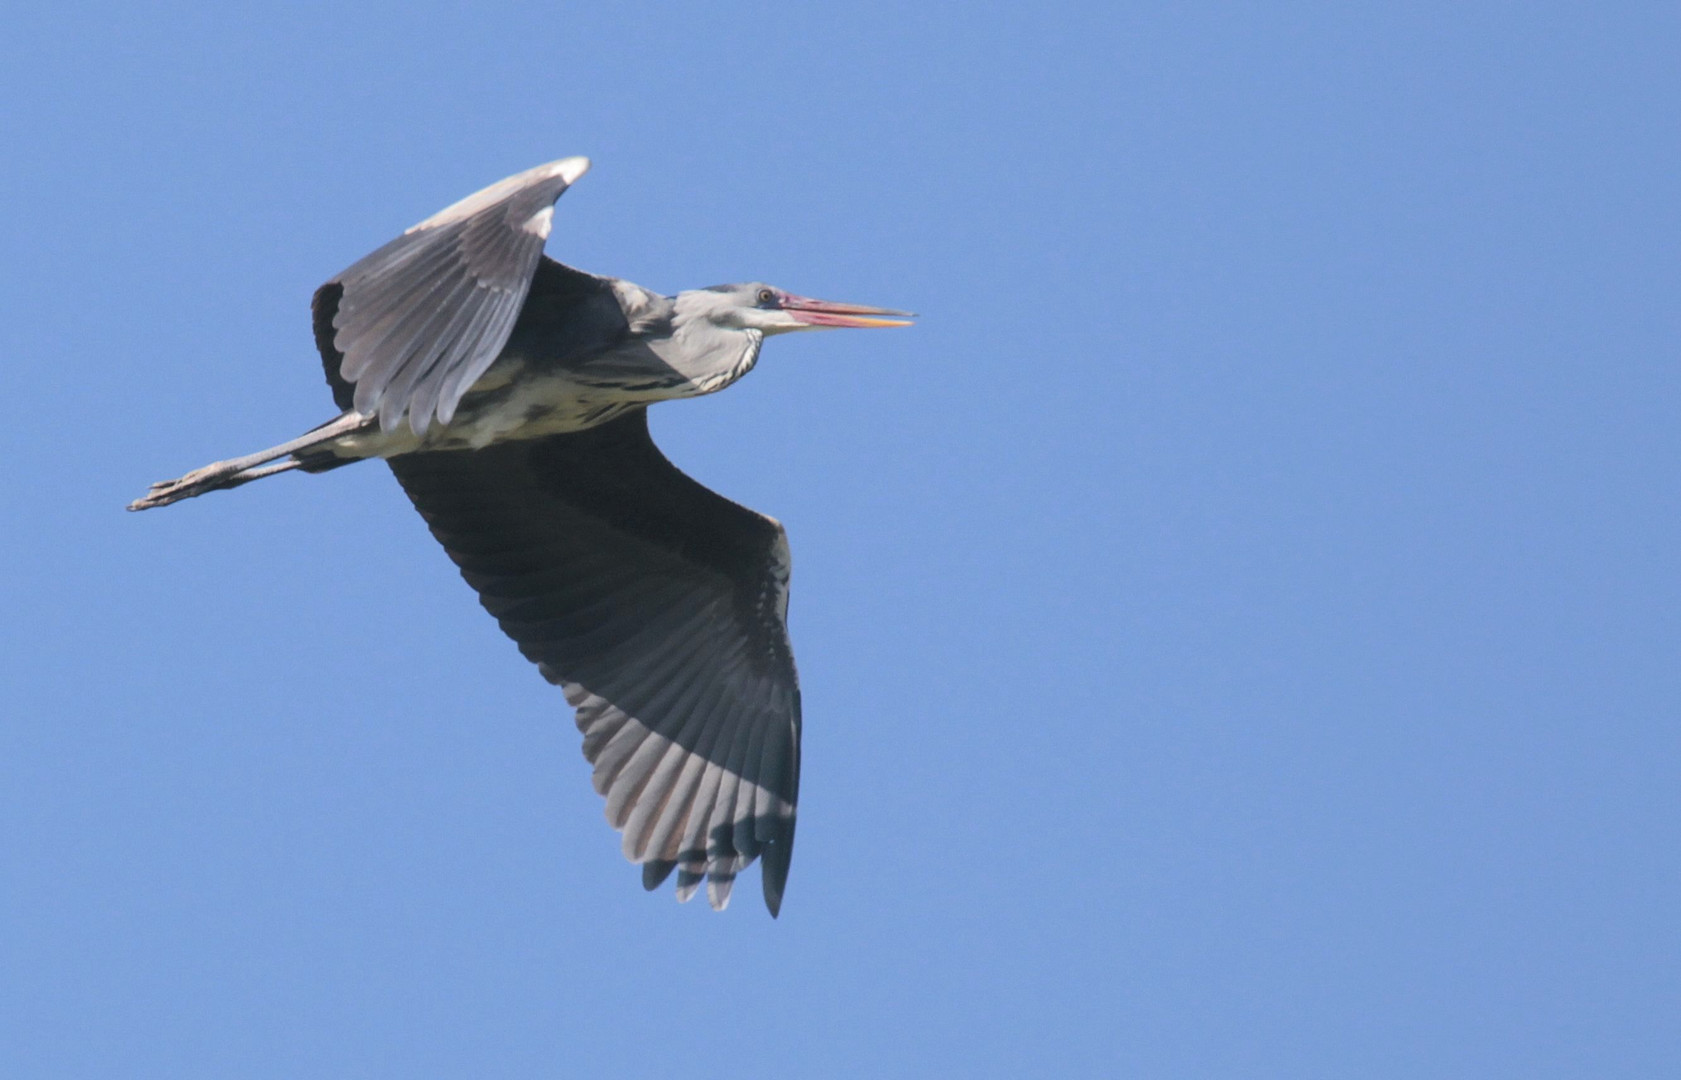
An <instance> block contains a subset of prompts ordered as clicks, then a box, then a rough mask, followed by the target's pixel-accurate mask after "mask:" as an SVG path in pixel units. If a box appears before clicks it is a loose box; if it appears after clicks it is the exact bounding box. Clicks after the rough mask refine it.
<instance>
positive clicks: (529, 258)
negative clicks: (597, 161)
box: [316, 157, 589, 435]
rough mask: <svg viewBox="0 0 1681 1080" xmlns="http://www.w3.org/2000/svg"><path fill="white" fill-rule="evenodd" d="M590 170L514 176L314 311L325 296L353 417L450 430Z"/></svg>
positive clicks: (378, 259) (348, 282)
mask: <svg viewBox="0 0 1681 1080" xmlns="http://www.w3.org/2000/svg"><path fill="white" fill-rule="evenodd" d="M588 169H589V161H588V159H586V158H581V157H570V158H562V159H561V160H559V161H553V162H550V163H549V164H547V165H539V166H538V167H537V168H535V169H529V170H527V171H525V172H522V173H519V174H518V175H516V176H510V177H509V178H508V179H506V180H503V181H501V182H500V183H496V184H492V185H491V186H490V187H487V188H485V189H484V190H483V191H480V192H478V193H477V194H474V195H469V196H467V198H465V199H462V200H461V201H460V202H458V203H456V204H455V205H454V206H451V207H449V208H448V209H445V210H440V211H439V212H438V213H436V214H434V215H432V216H431V217H429V218H427V219H426V220H425V221H422V222H421V223H420V224H418V225H416V226H414V227H413V228H412V229H410V230H408V231H407V232H405V233H404V234H403V235H402V236H399V237H398V238H397V239H395V240H393V241H391V242H390V243H389V244H386V245H385V246H384V247H382V248H380V249H379V250H378V251H375V252H374V253H373V254H371V255H368V256H366V257H365V258H363V259H361V260H359V261H358V262H356V263H355V264H354V265H352V266H351V267H350V268H349V269H347V270H345V271H344V272H343V273H341V274H339V275H338V276H337V277H335V278H333V279H332V280H331V281H329V282H327V284H325V285H323V286H322V287H321V289H320V290H319V291H318V292H317V293H316V305H317V310H320V309H321V307H322V305H323V298H324V296H325V294H327V293H328V292H329V291H333V292H335V293H336V294H337V295H336V297H335V299H336V310H335V312H334V315H333V317H332V331H333V333H332V337H331V341H330V344H331V346H332V348H333V350H334V351H336V352H338V353H340V354H342V356H343V359H342V360H341V361H340V362H339V368H338V372H337V377H338V382H339V383H342V384H345V385H347V386H353V387H354V391H353V393H352V394H351V405H352V406H353V407H354V408H355V409H356V411H357V412H360V413H362V414H363V415H365V416H373V415H375V414H376V413H377V414H378V415H379V423H380V427H382V428H384V429H385V430H387V431H389V430H391V429H392V428H395V427H396V426H397V425H398V424H399V423H401V422H402V419H403V417H404V416H405V415H406V416H407V417H408V422H409V427H410V428H412V429H413V430H414V432H415V434H417V435H418V434H422V433H424V432H425V431H426V428H427V427H428V426H429V425H430V424H431V422H432V418H433V416H436V417H437V419H438V422H439V423H440V424H447V423H449V421H450V418H451V417H453V416H454V415H455V407H456V405H457V404H458V403H459V402H460V401H461V396H462V395H463V394H465V393H466V392H467V389H468V387H470V386H472V385H473V383H474V381H475V380H477V379H478V377H479V376H480V375H483V374H484V372H485V369H486V368H488V367H490V365H491V363H492V362H493V361H494V360H495V359H496V357H497V354H499V353H500V352H501V351H502V346H503V345H505V344H506V343H507V340H508V334H509V332H510V331H511V330H512V329H513V326H514V321H515V319H517V318H518V316H519V311H520V306H521V305H522V304H523V303H524V302H525V294H526V292H527V290H528V289H529V288H530V287H531V275H532V273H533V272H534V271H535V270H536V268H537V260H538V258H539V256H541V254H542V251H543V244H544V242H545V241H546V240H548V238H549V225H550V222H551V220H552V219H553V217H554V202H555V200H556V199H558V198H560V195H561V193H562V192H564V191H565V190H566V189H567V188H568V187H570V186H571V185H572V184H573V183H575V182H576V181H577V179H578V178H579V177H580V176H582V175H584V173H585V172H586V171H587V170H588ZM321 336H323V337H324V336H325V335H321ZM325 352H326V349H325V348H324V349H323V353H324V354H325ZM329 378H330V379H331V378H332V373H329ZM334 389H335V391H337V390H338V385H337V384H335V387H334ZM336 396H341V395H336Z"/></svg>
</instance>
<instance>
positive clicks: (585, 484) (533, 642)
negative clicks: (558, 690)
mask: <svg viewBox="0 0 1681 1080" xmlns="http://www.w3.org/2000/svg"><path fill="white" fill-rule="evenodd" d="M390 465H391V469H392V471H393V472H395V473H396V474H397V479H398V480H399V481H400V482H401V483H402V485H403V489H404V490H405V491H407V492H408V494H409V498H410V499H412V500H413V501H414V504H415V507H416V508H417V509H418V510H419V511H420V513H421V515H422V516H423V517H424V518H425V519H426V522H427V524H428V525H429V526H431V529H432V534H433V535H434V536H436V537H437V538H438V540H439V541H440V542H441V543H442V544H443V545H444V548H445V549H446V550H447V551H448V552H449V555H450V558H452V559H454V560H455V562H456V564H457V565H459V566H460V568H461V574H462V576H463V577H465V578H466V579H467V583H468V584H470V585H472V586H473V588H474V589H476V590H478V593H479V598H480V600H481V602H483V604H484V606H485V609H486V610H488V611H489V612H490V613H491V614H492V615H494V616H496V618H497V620H498V621H499V622H500V623H501V625H502V629H503V631H504V632H506V633H507V635H508V636H509V637H511V638H513V639H514V641H516V642H517V643H518V644H519V647H520V651H521V652H523V653H524V654H525V655H526V657H527V658H529V659H530V660H532V661H534V662H536V664H537V665H538V667H539V669H540V670H541V671H542V673H543V675H544V676H545V677H547V678H548V679H549V681H550V682H553V683H557V684H559V685H560V686H562V687H563V688H564V689H565V692H566V697H567V700H568V701H569V702H570V703H571V704H572V705H573V706H574V707H575V708H576V709H577V722H578V728H579V730H580V731H581V732H582V733H583V736H584V754H585V756H586V757H587V758H588V759H589V760H590V762H591V763H592V764H593V765H594V766H595V773H594V780H595V789H596V791H597V792H599V793H600V794H602V795H604V796H606V798H607V818H608V820H609V821H610V822H612V824H613V827H614V828H616V829H620V830H622V831H623V833H624V852H625V855H626V857H628V858H629V859H630V860H631V861H633V862H638V863H641V864H642V866H643V874H642V880H643V884H644V886H646V887H647V888H649V889H653V888H655V887H657V886H658V885H659V883H660V882H661V881H663V880H664V879H665V878H666V876H667V875H669V874H670V873H671V871H672V870H673V869H675V870H676V871H677V873H678V877H677V895H678V898H679V899H681V900H687V899H688V898H689V897H690V896H692V895H693V893H694V891H695V889H696V888H697V887H698V885H699V884H700V882H701V881H702V880H705V881H706V882H707V898H708V899H709V900H710V901H711V904H712V906H713V907H714V908H722V907H723V906H724V905H725V904H726V903H727V902H728V900H729V895H730V887H731V884H732V883H733V881H734V879H735V876H736V874H737V873H739V872H740V871H741V870H742V869H743V868H745V867H746V866H747V865H748V864H750V863H751V862H752V861H753V860H754V859H755V858H762V859H763V864H762V871H761V874H762V877H763V881H764V894H765V904H766V906H767V907H769V908H770V911H771V914H773V915H774V914H776V913H777V911H778V910H779V909H780V907H781V904H782V892H783V887H784V884H785V883H786V881H787V877H788V863H789V857H790V855H791V853H792V849H793V843H794V820H795V817H794V812H795V803H796V801H797V798H798V794H799V772H800V691H799V680H798V678H797V676H796V674H795V671H794V660H793V654H792V652H791V650H790V648H789V644H788V633H787V605H788V571H789V559H788V543H787V538H786V536H785V534H784V533H783V530H782V526H781V525H779V524H778V523H777V522H775V521H774V520H772V519H770V518H767V517H764V516H763V515H761V514H756V513H754V512H753V511H751V510H748V509H747V508H745V507H743V506H739V505H737V504H735V503H733V502H730V501H729V500H728V499H725V498H723V497H721V496H719V495H717V494H714V493H713V492H711V491H709V490H707V489H706V488H705V487H702V486H701V485H700V484H698V483H696V482H695V481H693V480H691V479H689V478H688V477H687V476H685V475H683V473H681V472H680V471H678V469H677V468H676V467H675V466H674V465H672V464H671V463H670V462H669V461H667V460H666V459H665V457H664V456H663V455H662V454H661V453H660V452H659V449H658V448H657V447H655V446H654V443H653V440H652V439H651V438H650V437H649V435H648V421H647V413H646V410H643V409H638V410H636V411H635V412H633V413H630V414H628V415H626V416H624V417H622V418H620V419H618V420H615V421H612V422H610V423H607V424H603V425H601V426H600V427H596V428H592V429H590V430H588V431H583V432H579V433H576V434H567V435H554V436H550V437H548V438H544V439H534V440H526V441H513V442H507V443H501V444H497V445H493V446H490V447H487V448H485V449H483V450H466V451H451V452H433V453H416V454H407V455H403V456H400V457H395V458H392V459H391V461H390Z"/></svg>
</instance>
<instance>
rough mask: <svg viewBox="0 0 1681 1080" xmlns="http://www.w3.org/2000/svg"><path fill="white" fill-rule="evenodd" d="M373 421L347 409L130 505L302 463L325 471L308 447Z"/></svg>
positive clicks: (157, 502) (157, 488) (186, 495)
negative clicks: (342, 413)
mask: <svg viewBox="0 0 1681 1080" xmlns="http://www.w3.org/2000/svg"><path fill="white" fill-rule="evenodd" d="M373 423H374V421H373V420H372V419H371V418H369V417H366V416H362V415H361V414H359V413H357V412H354V411H352V412H347V413H345V414H344V415H343V416H340V417H339V418H337V419H336V420H329V421H327V422H326V423H325V424H322V425H321V426H320V427H318V428H315V429H313V430H311V431H307V432H305V433H304V434H303V435H300V436H299V437H298V438H296V439H293V440H291V441H290V442H283V443H281V444H280V445H279V446H271V447H269V448H268V449H267V450H259V451H257V452H256V453H255V454H246V455H245V456H244V457H237V458H229V459H228V460H227V461H217V462H213V463H211V464H209V465H206V466H205V467H204V468H202V469H194V470H193V471H192V472H190V473H188V474H187V475H185V476H181V477H177V478H176V479H174V480H163V481H160V482H158V483H156V484H153V485H152V488H151V490H150V491H148V492H146V494H145V495H142V496H141V497H140V498H138V499H136V500H134V501H133V502H131V503H129V504H128V508H129V509H130V510H150V509H151V508H152V507H154V506H168V505H169V504H170V503H172V502H180V501H181V500H182V499H191V498H193V497H194V496H197V495H203V494H204V493H205V492H207V491H222V490H224V489H226V488H236V487H239V486H240V485H241V484H249V483H250V482H251V481H253V480H261V479H262V478H263V477H265V476H273V475H274V474H275V473H281V472H286V471H287V470H288V469H296V468H298V467H300V466H302V467H304V468H308V469H310V470H311V471H321V469H322V468H323V466H322V465H321V464H319V463H318V461H319V459H317V461H311V460H310V455H309V453H308V451H310V450H311V449H314V448H316V447H319V446H321V445H322V444H323V443H329V442H332V441H333V440H334V439H336V438H338V437H339V436H340V435H345V434H348V433H349V432H352V431H356V430H358V429H360V428H363V427H368V426H370V425H372V424H373ZM326 467H328V468H330V467H331V466H326Z"/></svg>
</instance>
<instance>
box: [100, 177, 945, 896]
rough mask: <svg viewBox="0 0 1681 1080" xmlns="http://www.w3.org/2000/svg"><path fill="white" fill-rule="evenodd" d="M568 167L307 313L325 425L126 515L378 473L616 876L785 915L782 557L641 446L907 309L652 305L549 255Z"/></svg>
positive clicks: (339, 284) (503, 186)
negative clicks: (747, 382)
mask: <svg viewBox="0 0 1681 1080" xmlns="http://www.w3.org/2000/svg"><path fill="white" fill-rule="evenodd" d="M589 166H590V163H589V161H588V160H587V159H585V158H581V157H569V158H563V159H561V160H559V161H555V162H551V163H549V164H547V165H540V166H538V167H537V168H535V169H530V170H527V171H526V172H522V173H519V174H518V175H515V176H511V177H509V178H508V179H506V180H503V181H501V182H500V183H496V184H492V185H491V186H490V187H487V188H485V189H484V190H483V191H480V192H477V193H476V194H473V195H469V196H468V197H467V198H465V199H462V200H461V201H460V202H458V203H456V204H454V205H453V206H450V207H447V208H446V209H444V210H441V211H439V212H438V213H436V214H434V215H433V216H431V217H429V218H427V219H426V220H425V221H422V222H421V223H420V224H418V225H416V226H414V227H413V228H411V229H409V230H408V231H407V232H405V233H403V235H401V236H399V237H397V238H396V239H395V240H392V241H391V242H390V243H388V244H386V245H385V246H384V247H382V248H380V249H379V250H377V251H375V252H373V253H372V254H370V255H368V256H366V257H365V258H363V259H361V260H359V261H358V262H356V263H354V264H353V265H352V266H350V268H349V269H347V270H345V271H344V272H343V273H340V274H339V275H337V276H336V277H334V278H333V279H332V280H330V281H328V282H327V283H326V284H325V285H323V286H321V288H320V289H318V290H317V291H316V293H315V299H314V303H313V305H312V309H313V312H314V322H315V344H316V347H317V348H318V349H319V350H320V353H321V362H322V365H323V367H324V368H325V369H326V374H327V384H328V386H329V387H330V388H331V389H332V393H333V402H334V404H335V405H337V407H338V408H339V409H340V410H341V411H340V413H339V415H338V416H337V417H335V418H334V419H332V420H329V421H327V422H326V423H324V424H322V425H320V426H319V427H316V428H314V429H313V430H311V431H309V432H306V433H305V434H304V435H302V436H300V437H298V438H296V439H293V440H291V441H290V442H284V443H281V444H280V445H279V446H274V447H270V448H269V449H267V450H262V451H259V452H257V453H255V454H247V455H245V456H243V457H237V458H232V459H229V460H227V461H218V462H215V463H214V464H211V465H206V466H205V467H203V468H201V469H195V470H193V471H192V472H190V473H188V474H187V475H185V476H182V477H180V478H179V479H176V480H170V481H166V482H163V483H158V484H153V485H152V487H151V490H150V491H149V492H148V493H147V494H146V495H145V496H143V497H142V498H139V499H136V500H135V501H134V502H132V503H130V504H129V509H130V510H145V509H150V508H152V507H156V506H167V505H168V504H170V503H173V502H178V501H180V500H182V499H188V498H192V497H194V496H197V495H203V494H204V493H205V492H208V491H218V490H222V489H225V488H233V487H238V486H240V485H242V484H246V483H249V482H251V481H252V480H257V479H261V478H263V477H266V476H273V475H274V474H276V473H280V472H286V471H288V470H292V469H300V470H302V471H304V472H307V473H319V472H326V471H327V470H329V469H335V468H338V467H339V466H341V465H348V464H351V463H352V462H356V461H362V460H364V459H367V458H383V459H384V460H385V461H386V463H387V464H389V465H390V466H391V471H392V472H394V473H395V474H396V476H397V481H398V483H400V484H401V485H402V487H403V490H404V491H405V492H407V493H408V496H409V498H410V500H412V501H413V503H414V505H415V508H416V509H417V510H419V511H420V514H421V516H422V517H423V518H424V519H425V520H426V524H427V525H428V526H429V527H430V528H431V530H432V535H433V536H435V537H436V538H437V539H438V542H439V543H441V544H443V546H444V549H445V551H447V552H448V553H449V556H450V558H451V559H453V560H454V561H455V563H456V564H457V566H459V567H460V570H461V575H462V577H464V578H465V579H466V580H467V583H468V584H469V585H471V586H472V587H473V588H474V589H475V590H477V592H478V594H479V600H480V602H481V603H482V604H483V605H484V607H485V609H486V610H487V611H489V612H490V613H491V614H492V615H493V616H495V617H496V619H497V621H498V622H499V623H500V624H501V627H502V630H503V632H505V633H506V634H507V635H508V636H509V637H510V638H512V639H513V640H514V641H515V642H516V643H517V644H518V645H519V649H520V651H521V652H522V653H524V654H525V656H526V658H527V659H529V660H531V661H532V662H533V663H535V664H536V665H537V670H538V671H539V672H541V673H542V675H543V676H544V677H545V678H547V679H548V680H549V681H550V682H551V683H554V684H556V685H558V686H560V687H561V689H562V690H563V691H564V692H565V695H566V700H567V702H568V703H569V704H570V705H571V706H572V707H573V708H574V709H575V710H576V719H577V724H578V729H579V731H580V732H581V733H582V734H583V748H584V755H585V757H587V758H588V759H589V761H590V763H591V764H592V765H593V766H594V772H593V780H594V784H595V790H596V791H597V792H598V793H600V794H601V795H602V796H604V797H605V798H606V802H607V819H608V821H609V822H611V823H612V825H613V827H614V828H615V829H618V830H620V831H621V832H622V833H623V846H624V853H625V855H626V857H627V858H629V859H630V860H631V861H632V862H635V863H639V864H641V867H642V884H643V886H644V887H645V888H647V889H649V890H650V891H651V890H653V889H656V888H658V887H659V886H660V884H661V883H662V882H664V881H665V880H666V879H667V878H668V877H669V876H670V875H671V874H672V872H673V871H675V872H676V875H677V882H676V891H677V897H678V899H680V900H688V899H689V898H690V897H691V896H693V895H694V893H695V892H696V890H697V889H698V888H699V886H700V885H701V883H702V882H704V883H705V885H706V894H707V899H708V901H709V902H710V903H711V905H712V907H713V908H715V909H722V908H723V907H724V906H725V905H726V904H727V903H728V902H729V897H730V890H731V886H732V884H733V883H734V881H735V878H736V876H737V875H738V874H739V873H740V872H741V871H742V870H743V869H745V868H746V867H747V866H748V865H750V864H751V863H752V862H753V861H754V860H755V859H758V860H759V861H760V864H761V868H760V878H761V880H762V883H763V887H764V897H765V905H766V906H767V907H768V908H769V909H770V912H771V914H772V915H773V916H774V915H776V914H777V913H778V912H779V911H780V910H781V906H782V897H783V892H784V889H785V886H786V883H787V879H788V865H789V859H790V857H791V855H792V853H793V845H794V822H795V807H796V804H797V802H798V796H799V786H800V688H799V679H798V676H797V675H796V674H795V670H794V657H793V652H792V650H791V648H790V645H789V641H788V625H787V616H788V576H789V568H790V561H789V551H788V539H787V536H786V534H785V533H784V531H783V528H782V525H781V524H780V523H779V522H778V521H777V520H776V519H775V518H771V517H767V516H765V515H763V514H759V513H756V512H755V511H752V510H749V509H747V508H746V507H744V506H740V505H738V504H736V503H734V502H731V501H730V500H728V499H726V498H724V497H722V496H720V495H718V494H716V493H714V492H712V491H710V490H708V489H707V488H705V487H703V486H701V485H700V484H699V483H697V482H695V481H694V480H692V479H690V478H689V477H688V476H685V475H684V474H683V473H682V472H681V471H679V470H678V469H677V467H676V466H674V465H672V464H671V462H669V461H667V460H666V458H665V456H664V455H663V454H661V453H660V451H659V449H658V448H657V447H656V446H655V445H654V443H653V440H652V439H651V438H650V437H649V434H648V418H647V409H648V406H649V405H652V404H653V403H655V402H659V401H667V400H671V399H674V398H686V397H698V396H700V395H702V394H710V393H713V392H715V391H718V390H722V389H723V388H724V387H726V386H729V385H730V384H731V383H733V382H735V381H736V380H737V379H739V378H741V377H742V376H743V375H745V374H747V372H749V371H750V370H752V368H753V365H754V364H755V363H756V362H757V361H758V358H759V349H760V347H761V346H762V345H763V344H764V340H765V338H767V337H771V336H773V335H776V334H783V333H789V332H791V331H796V330H818V329H827V328H833V327H872V326H906V325H909V321H908V320H909V318H910V317H912V316H911V315H910V313H909V312H901V311H893V310H891V309H888V308H877V307H866V306H864V305H861V304H840V303H832V302H829V301H824V300H813V299H810V298H809V297H804V296H798V295H795V294H794V293H790V292H786V291H784V290H782V289H778V288H775V287H774V286H771V285H766V284H763V283H760V282H752V283H748V284H741V285H718V286H713V287H711V288H706V289H694V290H690V291H686V292H680V293H678V294H677V295H676V296H663V295H661V294H659V293H656V292H652V291H650V290H648V289H644V288H643V287H641V286H640V285H634V284H632V283H630V282H628V281H624V280H622V279H619V278H612V277H602V276H597V275H595V274H589V273H585V272H583V271H581V270H575V269H573V268H572V267H569V266H565V265H562V264H561V263H559V262H556V261H554V260H553V259H550V258H548V257H547V256H546V255H544V254H543V246H544V244H545V242H546V241H547V240H548V237H549V229H550V224H551V221H552V218H553V214H554V204H555V200H557V199H558V198H559V197H560V196H561V194H562V193H563V192H565V191H566V189H567V188H568V187H570V186H571V185H572V184H573V183H575V182H577V180H578V178H579V177H581V176H583V175H584V173H585V172H586V171H587V170H588V169H589Z"/></svg>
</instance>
